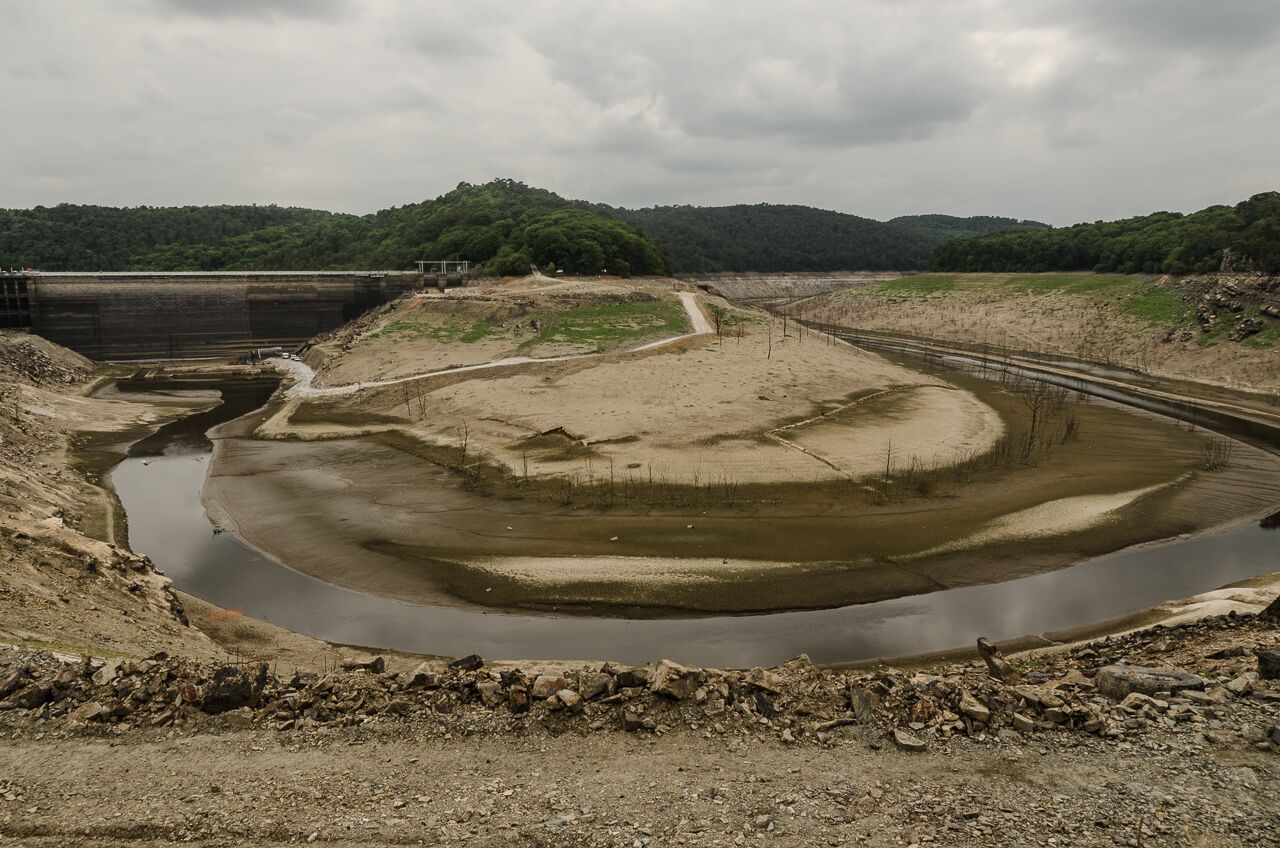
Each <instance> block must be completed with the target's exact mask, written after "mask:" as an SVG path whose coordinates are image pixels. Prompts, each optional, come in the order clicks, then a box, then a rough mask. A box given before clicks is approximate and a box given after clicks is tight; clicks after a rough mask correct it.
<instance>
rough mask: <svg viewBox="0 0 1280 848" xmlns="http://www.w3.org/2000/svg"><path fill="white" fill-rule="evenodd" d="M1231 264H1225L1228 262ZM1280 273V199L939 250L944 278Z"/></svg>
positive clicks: (1003, 236)
mask: <svg viewBox="0 0 1280 848" xmlns="http://www.w3.org/2000/svg"><path fill="white" fill-rule="evenodd" d="M1224 259H1225V263H1224ZM1224 265H1225V268H1224V269H1225V270H1232V271H1263V272H1266V273H1272V274H1274V273H1280V192H1274V191H1272V192H1266V193H1264V194H1256V195H1254V196H1253V197H1251V198H1249V199H1248V200H1246V201H1244V202H1242V203H1239V204H1237V205H1236V206H1210V207H1209V208H1208V209H1202V210H1200V211H1199V212H1195V213H1193V214H1190V215H1182V214H1179V213H1176V212H1157V213H1155V214H1153V215H1145V216H1143V217H1140V218H1127V219H1125V220H1122V221H1105V222H1104V221H1099V222H1097V223H1093V224H1077V225H1075V226H1073V227H1062V228H1059V229H1050V230H1023V231H1017V232H1006V233H999V234H996V235H986V236H981V237H978V238H970V239H963V240H959V241H950V242H947V243H945V244H943V245H941V246H939V247H938V249H937V250H936V251H935V252H934V254H933V260H932V262H931V267H932V268H934V269H935V270H939V271H1111V272H1115V271H1118V272H1120V273H1125V274H1131V273H1136V272H1139V271H1141V272H1146V273H1169V274H1188V273H1195V272H1205V271H1216V270H1218V269H1219V268H1223V267H1224Z"/></svg>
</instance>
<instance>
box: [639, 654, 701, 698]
mask: <svg viewBox="0 0 1280 848" xmlns="http://www.w3.org/2000/svg"><path fill="white" fill-rule="evenodd" d="M698 674H699V672H698V669H696V668H689V667H688V666H685V665H680V664H679V663H674V662H672V661H671V660H663V661H662V662H660V663H658V667H657V668H656V669H654V672H653V682H651V683H650V684H649V690H650V691H651V692H653V693H654V694H656V695H665V696H666V697H668V698H674V699H675V700H677V701H683V700H684V699H685V698H688V697H689V696H690V695H692V694H693V690H695V689H697V688H698Z"/></svg>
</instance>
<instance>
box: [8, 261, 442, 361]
mask: <svg viewBox="0 0 1280 848" xmlns="http://www.w3.org/2000/svg"><path fill="white" fill-rule="evenodd" d="M424 281H425V277H424V275H423V274H421V273H419V272H416V271H262V272H259V271H243V272H242V271H214V272H199V271H193V272H172V273H146V272H112V273H61V272H57V273H43V272H33V271H17V272H14V271H10V272H2V273H0V327H9V328H27V329H30V330H31V331H32V332H35V333H38V334H40V335H42V336H44V337H45V338H47V339H49V340H50V341H53V342H57V343H58V344H60V345H63V346H65V347H69V348H71V349H72V350H74V351H77V352H78V353H81V354H83V355H85V356H87V357H90V358H92V359H105V360H132V359H194V358H209V357H229V356H242V355H244V354H247V353H248V352H249V351H250V350H252V349H254V348H260V347H270V346H280V347H285V348H288V347H296V346H297V345H299V344H301V343H302V342H305V341H306V340H307V339H309V338H311V337H312V336H314V335H316V334H317V333H322V332H325V331H328V330H333V329H335V328H337V327H340V326H341V325H342V324H344V323H346V322H347V321H350V320H351V319H353V318H355V317H357V316H359V315H360V314H361V313H363V312H365V311H366V310H368V309H370V308H372V307H375V306H378V305H380V304H383V303H386V302H388V301H390V300H394V299H395V298H397V297H399V296H400V295H402V294H405V293H406V292H409V291H412V290H414V289H418V288H421V287H422V285H423V283H424ZM433 282H434V280H433Z"/></svg>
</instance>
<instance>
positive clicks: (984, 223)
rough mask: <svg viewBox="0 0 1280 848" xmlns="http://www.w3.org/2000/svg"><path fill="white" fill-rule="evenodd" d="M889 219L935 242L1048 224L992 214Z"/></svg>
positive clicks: (1036, 228) (1044, 227) (1041, 227)
mask: <svg viewBox="0 0 1280 848" xmlns="http://www.w3.org/2000/svg"><path fill="white" fill-rule="evenodd" d="M889 223H890V224H898V225H900V226H904V227H910V228H911V229H913V230H916V231H917V232H920V233H925V234H927V235H928V236H929V237H930V238H932V239H934V240H935V246H936V245H938V244H942V243H943V242H944V241H950V240H951V239H958V238H971V237H973V236H983V235H987V234H988V233H1002V232H1005V231H1007V230H1047V229H1049V225H1048V224H1042V223H1040V222H1039V221H1022V220H1018V219H1017V218H999V217H996V216H994V215H974V216H972V217H969V218H957V217H956V216H954V215H902V216H899V217H897V218H890V219H889Z"/></svg>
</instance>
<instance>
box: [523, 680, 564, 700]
mask: <svg viewBox="0 0 1280 848" xmlns="http://www.w3.org/2000/svg"><path fill="white" fill-rule="evenodd" d="M568 688H569V681H568V680H566V679H565V678H564V676H563V675H559V674H539V675H538V676H537V677H535V678H534V679H533V688H532V689H530V690H529V695H530V696H531V697H533V698H534V699H535V700H538V701H545V700H547V699H548V698H550V697H551V696H552V695H554V694H555V693H557V692H559V691H560V690H561V689H568Z"/></svg>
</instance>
